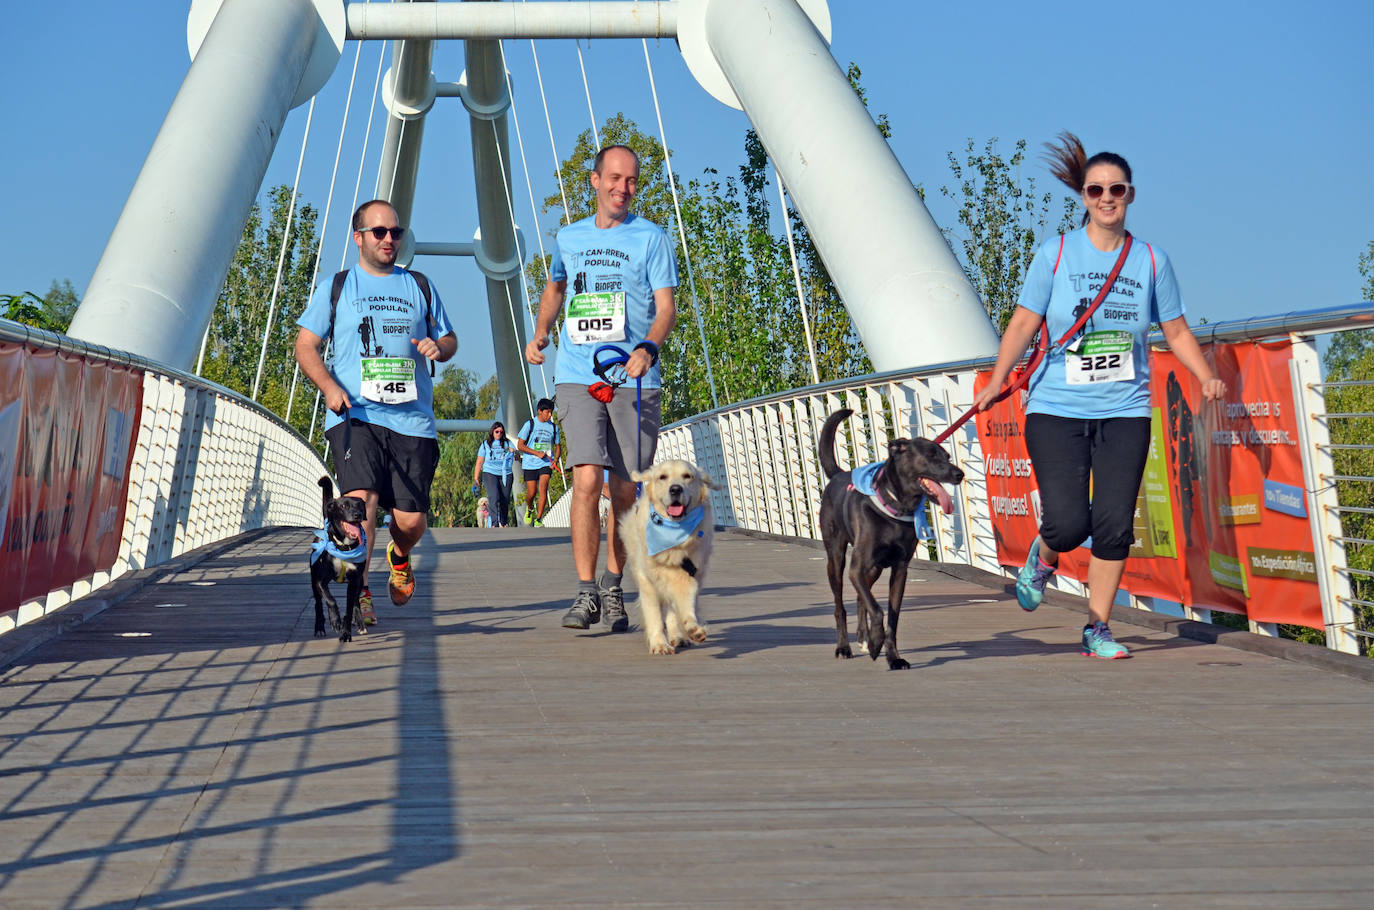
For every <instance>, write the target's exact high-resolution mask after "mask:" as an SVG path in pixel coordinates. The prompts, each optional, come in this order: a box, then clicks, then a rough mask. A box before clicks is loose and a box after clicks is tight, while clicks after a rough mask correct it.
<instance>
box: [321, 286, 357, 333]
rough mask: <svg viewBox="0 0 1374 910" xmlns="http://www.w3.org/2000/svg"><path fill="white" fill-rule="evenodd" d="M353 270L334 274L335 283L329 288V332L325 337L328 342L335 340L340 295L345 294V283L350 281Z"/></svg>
mask: <svg viewBox="0 0 1374 910" xmlns="http://www.w3.org/2000/svg"><path fill="white" fill-rule="evenodd" d="M350 271H351V269H344V270H343V271H342V272H335V273H334V283H333V284H331V285H330V286H329V332H328V333H327V334H326V335H325V336H324V337H325V340H326V341H333V339H334V313H335V311H337V310H338V308H339V295H340V294H342V293H343V286H344V282H345V281H347V280H348V273H349V272H350Z"/></svg>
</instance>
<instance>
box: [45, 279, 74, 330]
mask: <svg viewBox="0 0 1374 910" xmlns="http://www.w3.org/2000/svg"><path fill="white" fill-rule="evenodd" d="M43 305H44V306H45V307H47V310H48V312H49V313H50V314H52V318H53V321H54V322H55V323H57V324H58V325H60V326H62V328H60V329H57V331H59V332H65V331H67V329H68V328H69V327H70V326H71V324H72V319H74V318H75V317H76V308H77V307H78V306H80V305H81V297H80V296H78V295H77V293H76V288H74V287H72V282H71V279H70V278H63V279H62V280H61V281H58V280H57V279H56V278H54V279H53V282H52V284H51V285H50V286H49V287H48V293H46V294H44V295H43Z"/></svg>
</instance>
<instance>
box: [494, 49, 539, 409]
mask: <svg viewBox="0 0 1374 910" xmlns="http://www.w3.org/2000/svg"><path fill="white" fill-rule="evenodd" d="M497 47H498V48H500V50H501V73H502V75H503V76H504V77H505V80H506V98H507V99H508V100H509V102H510V117H511V123H512V125H514V127H515V142H516V144H517V146H518V147H519V149H520V165H521V167H522V168H524V171H525V187H526V189H527V190H529V194H530V209H531V211H533V209H534V188H533V187H531V186H530V169H529V166H528V165H527V164H526V163H525V140H524V138H522V137H521V135H520V116H519V114H517V113H516V111H515V92H514V91H513V90H512V87H511V81H510V70H509V69H507V68H506V44H505V42H504V41H501V42H498V43H497ZM491 128H492V137H493V139H495V133H496V122H495V121H492V127H491ZM496 156H497V160H498V161H499V162H500V165H501V184H502V186H503V187H505V191H506V209H507V211H508V212H510V231H511V242H512V244H513V245H514V246H515V250H516V258H517V259H518V258H519V255H520V237H519V235H518V234H517V233H516V231H515V200H514V198H513V195H512V193H511V188H510V181H509V178H508V177H507V166H506V161H505V157H504V156H503V155H502V154H501V146H500V144H499V143H497V144H496ZM535 217H536V220H535V221H534V222H533V224H532V225H531V229H532V230H533V231H534V233H535V236H536V237H538V238H539V262H540V264H541V265H543V267H544V276H545V279H547V278H548V275H549V264H548V262H546V261H545V260H544V238H543V237H542V236H541V235H540V232H539V222H538V220H537V219H538V216H537V215H536V216H535ZM520 288H521V290H522V291H524V297H525V315H526V316H527V317H528V318H529V321H530V337H531V338H532V337H534V331H535V329H536V328H537V325H536V323H535V315H536V314H535V312H534V305H533V304H532V303H531V301H530V296H529V287H528V286H527V285H526V283H525V273H524V268H523V267H522V268H521V270H520ZM506 296H507V298H509V297H510V282H507V283H506ZM510 306H511V309H512V313H511V319H512V327H514V325H513V324H514V317H515V313H514V312H513V310H514V301H510ZM519 338H520V336H519V334H518V333H517V334H516V340H517V342H518V340H519ZM517 353H518V355H519V356H520V358H521V361H522V362H523V360H524V356H525V352H524V351H518V352H517ZM521 372H522V373H524V374H528V373H529V370H528V369H522V370H521ZM539 379H540V381H541V382H542V383H543V384H544V394H545V396H547V395H548V394H549V377H548V375H547V374H546V373H545V372H544V364H542V363H541V364H539ZM525 392H526V397H530V398H532V397H533V396H532V395H530V394H529V378H528V375H526V380H525ZM531 404H533V402H531Z"/></svg>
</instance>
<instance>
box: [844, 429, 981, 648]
mask: <svg viewBox="0 0 1374 910" xmlns="http://www.w3.org/2000/svg"><path fill="white" fill-rule="evenodd" d="M852 413H853V411H851V410H849V409H848V408H843V409H841V410H839V411H836V412H835V413H834V414H831V415H830V416H829V417H828V418H827V419H826V421H825V425H824V426H823V427H822V428H821V437H820V444H819V445H818V446H817V449H818V451H817V454H818V455H819V456H820V461H821V467H822V468H823V469H824V470H825V476H826V477H829V478H830V482H829V483H828V484H826V487H825V493H824V495H823V496H822V498H821V537H822V538H823V539H824V540H825V554H826V566H825V567H826V574H827V575H828V576H829V578H830V590H831V591H833V592H834V594H835V656H836V657H852V656H853V652H852V651H851V650H850V647H849V632H848V629H847V620H848V617H847V616H846V614H845V609H844V564H845V557H846V556H847V555H848V549H849V547H850V546H853V547H854V558H853V560H852V561H851V563H850V567H849V580H850V581H851V582H853V584H854V590H855V593H856V594H857V595H858V616H859V622H858V625H859V628H858V637H859V640H860V641H863V642H864V643H865V644H866V645H867V646H868V656H869V657H871V658H872V659H873V660H877V659H878V652H879V651H881V650H883V648H884V646H886V655H887V666H888V669H891V670H905V669H907V668H908V667H909V666H911V665H910V664H909V663H907V662H906V661H905V660H903V659H902V658H901V657H899V656H897V618H898V615H899V614H900V613H901V611H902V595H903V593H904V592H905V590H906V576H907V568H908V564H909V563H910V562H911V557H912V555H913V554H915V552H916V525H915V523H914V522H913V520H912V519H913V516H914V515H915V513H916V510H917V509H923V508H925V503H924V498H925V497H926V496H931V497H933V498H935V499H936V500H937V501H938V502H939V503H940V507H941V508H942V509H943V510H944V511H945V513H946V514H948V513H950V512H952V511H953V509H954V503H953V500H951V499H950V497H949V494H948V493H947V492H945V488H944V487H943V486H941V484H943V483H962V482H963V480H964V472H963V471H961V470H960V469H959V468H957V467H955V466H954V464H952V463H951V462H950V460H949V454H948V453H947V452H945V450H944V449H943V448H941V447H940V446H938V445H936V444H935V443H933V442H931V441H930V440H928V439H894V440H892V441H891V442H889V443H888V446H887V464H886V465H885V466H884V468H883V469H882V471H881V472H880V473H879V475H878V477H877V480H876V481H875V484H874V486H875V490H876V494H877V496H878V498H879V499H881V500H882V502H881V503H875V502H874V501H873V499H872V498H871V497H869V496H867V495H865V494H864V493H861V492H859V491H858V490H856V489H854V487H853V485H852V484H851V482H850V481H851V476H852V475H851V472H850V471H841V470H840V466H839V464H838V463H837V462H836V461H835V430H836V429H837V428H838V427H839V425H840V423H841V422H842V421H844V420H845V419H847V418H848V417H849V416H850V415H851V414H852ZM883 569H889V570H890V571H889V573H888V593H887V630H886V632H884V630H883V614H882V610H881V609H880V608H879V606H878V601H877V600H876V599H875V598H874V597H873V591H872V588H873V583H874V582H875V581H877V580H878V576H879V575H881V574H882V571H883Z"/></svg>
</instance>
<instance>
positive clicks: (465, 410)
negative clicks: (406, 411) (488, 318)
mask: <svg viewBox="0 0 1374 910" xmlns="http://www.w3.org/2000/svg"><path fill="white" fill-rule="evenodd" d="M499 401H500V398H499V389H498V386H497V382H496V377H495V376H492V377H491V378H490V379H488V380H487V381H486V382H484V383H482V385H481V386H478V385H477V374H476V373H474V372H472V371H471V370H466V369H463V368H462V367H457V366H451V367H449V368H448V369H446V370H444V372H443V373H442V374H440V376H439V380H438V382H436V383H435V384H434V416H435V417H437V418H438V419H440V420H493V419H495V415H496V409H497V407H498V403H499ZM484 438H485V436H484V435H481V434H477V433H449V434H446V435H442V436H440V437H439V467H438V468H437V469H436V470H435V472H434V483H433V485H432V486H431V487H430V506H429V523H430V525H431V526H433V527H436V528H451V527H475V526H476V524H477V521H476V516H477V496H474V495H473V493H472V467H473V465H474V464H475V463H476V461H477V449H478V448H479V447H480V446H481V444H482V440H483V439H484Z"/></svg>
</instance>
